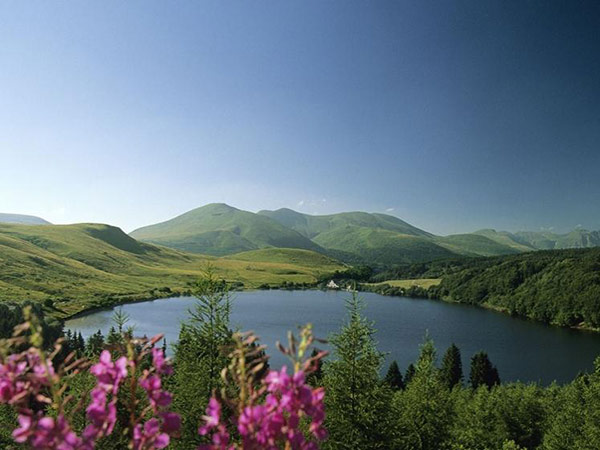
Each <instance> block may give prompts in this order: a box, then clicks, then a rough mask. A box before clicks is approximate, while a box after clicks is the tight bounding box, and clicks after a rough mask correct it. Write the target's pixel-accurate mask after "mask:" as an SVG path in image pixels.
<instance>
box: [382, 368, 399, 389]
mask: <svg viewBox="0 0 600 450" xmlns="http://www.w3.org/2000/svg"><path fill="white" fill-rule="evenodd" d="M383 381H384V382H385V383H387V385H388V386H389V387H391V388H392V390H393V391H398V390H400V389H404V380H403V379H402V372H400V367H398V363H397V362H396V361H392V363H391V364H390V367H389V368H388V371H387V373H386V374H385V377H384V378H383Z"/></svg>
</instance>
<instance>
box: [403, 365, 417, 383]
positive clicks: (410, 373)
mask: <svg viewBox="0 0 600 450" xmlns="http://www.w3.org/2000/svg"><path fill="white" fill-rule="evenodd" d="M414 376H415V365H414V364H413V363H410V364H409V365H408V367H407V368H406V374H405V375H404V385H405V386H408V383H410V382H411V381H412V379H413V378H414Z"/></svg>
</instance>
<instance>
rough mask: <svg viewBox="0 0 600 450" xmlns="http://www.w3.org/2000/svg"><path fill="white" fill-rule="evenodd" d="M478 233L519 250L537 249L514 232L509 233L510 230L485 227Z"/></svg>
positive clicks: (477, 233) (477, 232)
mask: <svg viewBox="0 0 600 450" xmlns="http://www.w3.org/2000/svg"><path fill="white" fill-rule="evenodd" d="M473 234H476V235H480V236H485V237H486V238H488V239H491V240H493V241H495V242H497V243H499V244H502V245H506V246H508V247H510V248H513V249H515V250H517V251H519V252H529V251H531V250H535V249H536V247H534V246H532V245H531V244H529V243H528V242H527V241H524V240H523V239H521V238H520V237H518V236H517V235H515V234H513V233H509V232H508V231H496V230H492V229H484V230H479V231H476V232H475V233H473Z"/></svg>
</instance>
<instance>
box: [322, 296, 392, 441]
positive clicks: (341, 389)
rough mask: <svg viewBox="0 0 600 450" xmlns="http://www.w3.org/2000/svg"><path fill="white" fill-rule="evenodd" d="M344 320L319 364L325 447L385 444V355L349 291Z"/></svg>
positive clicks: (387, 427)
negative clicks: (328, 356) (381, 376)
mask: <svg viewBox="0 0 600 450" xmlns="http://www.w3.org/2000/svg"><path fill="white" fill-rule="evenodd" d="M347 309H348V319H347V322H346V323H345V325H343V327H342V329H341V330H340V332H339V333H337V334H334V335H333V336H332V337H331V339H330V343H331V344H332V346H333V354H332V358H331V359H329V360H326V361H325V363H324V365H323V372H324V378H323V382H324V386H325V391H326V392H327V394H326V395H325V405H326V410H327V416H326V427H327V429H328V431H329V439H328V440H327V442H326V447H327V448H335V449H338V448H348V449H351V448H352V449H354V448H357V449H358V448H360V449H372V448H389V442H388V441H389V433H390V422H389V419H390V416H389V412H390V409H389V405H390V400H391V394H392V393H391V390H390V388H389V387H388V386H387V385H385V384H384V383H381V382H380V379H379V370H380V369H381V365H382V363H383V359H384V355H383V354H382V353H381V352H379V351H378V350H377V347H376V344H375V341H374V339H373V334H374V332H375V331H374V329H373V325H372V323H371V322H369V321H368V320H367V319H365V318H364V317H363V316H362V315H361V309H362V301H361V300H360V299H359V298H358V297H357V295H356V292H353V295H352V299H351V300H349V301H348V303H347Z"/></svg>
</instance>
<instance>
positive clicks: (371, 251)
mask: <svg viewBox="0 0 600 450" xmlns="http://www.w3.org/2000/svg"><path fill="white" fill-rule="evenodd" d="M314 240H315V242H316V243H318V244H319V245H321V246H322V247H325V248H330V249H336V250H342V251H345V252H349V253H353V254H356V255H359V256H360V257H362V258H363V260H365V261H368V262H369V263H374V262H375V263H383V264H397V263H403V262H418V261H430V260H432V259H439V258H448V257H451V256H454V255H455V254H454V253H452V252H451V251H450V250H447V249H445V248H443V247H441V246H439V245H437V244H435V243H434V242H432V241H431V240H430V239H428V238H425V237H421V236H411V235H407V234H400V233H397V232H394V231H389V230H382V229H373V228H367V227H360V226H354V225H346V226H343V227H339V228H334V229H332V230H330V231H327V232H324V233H321V234H319V235H318V236H317V237H315V238H314Z"/></svg>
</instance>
